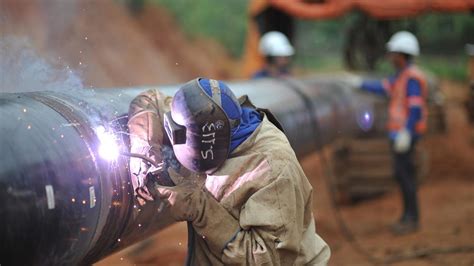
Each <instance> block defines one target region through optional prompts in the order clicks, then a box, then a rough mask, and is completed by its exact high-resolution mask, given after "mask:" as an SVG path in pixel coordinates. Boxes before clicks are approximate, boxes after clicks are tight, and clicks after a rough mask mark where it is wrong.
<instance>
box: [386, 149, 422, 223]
mask: <svg viewBox="0 0 474 266" xmlns="http://www.w3.org/2000/svg"><path fill="white" fill-rule="evenodd" d="M391 144H392V155H393V167H394V177H395V179H396V180H397V182H398V184H399V186H400V191H401V194H402V199H403V215H402V217H401V218H400V222H407V221H413V222H418V218H419V217H418V197H417V182H416V168H415V156H414V155H415V146H416V140H415V141H413V142H412V144H411V146H410V149H409V150H408V151H407V152H405V153H397V152H395V150H394V149H393V142H392V143H391Z"/></svg>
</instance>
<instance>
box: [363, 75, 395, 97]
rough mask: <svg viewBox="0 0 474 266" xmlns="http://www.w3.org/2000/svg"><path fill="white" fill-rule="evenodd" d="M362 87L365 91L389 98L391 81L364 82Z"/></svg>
mask: <svg viewBox="0 0 474 266" xmlns="http://www.w3.org/2000/svg"><path fill="white" fill-rule="evenodd" d="M360 87H361V89H363V90H365V91H368V92H372V93H375V94H378V95H381V96H387V95H388V94H389V92H390V91H389V88H390V81H389V80H388V79H383V80H364V81H363V82H362V85H361V86H360Z"/></svg>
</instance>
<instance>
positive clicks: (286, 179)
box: [129, 78, 330, 265]
mask: <svg viewBox="0 0 474 266" xmlns="http://www.w3.org/2000/svg"><path fill="white" fill-rule="evenodd" d="M140 97H141V98H142V99H146V101H134V102H132V105H134V104H136V103H139V105H137V106H135V107H133V108H131V114H130V117H134V116H135V114H136V113H141V114H143V115H145V114H148V115H149V116H148V118H149V120H148V119H147V122H146V123H136V122H134V121H133V120H132V121H131V123H129V128H130V131H131V132H135V133H138V132H141V133H142V135H141V136H140V138H141V139H143V140H144V142H148V143H149V145H148V146H149V147H151V149H153V147H158V146H160V145H161V143H158V142H156V143H154V141H155V140H157V138H155V137H156V135H160V134H162V133H161V132H163V128H161V127H164V129H165V131H166V135H167V138H168V139H169V141H170V143H171V144H172V146H173V150H174V153H175V155H176V158H177V159H178V160H179V162H180V163H181V164H182V165H183V166H184V167H186V168H187V169H189V170H190V171H191V172H194V173H197V174H196V175H191V176H189V177H187V178H186V177H182V176H181V175H180V174H179V173H175V172H174V171H170V172H171V177H172V179H173V180H174V181H175V183H176V186H174V187H165V186H161V185H159V184H157V183H154V182H148V181H144V183H146V184H147V186H142V187H139V188H138V194H139V198H141V199H142V200H146V201H150V202H152V203H151V204H156V205H157V208H159V206H160V204H161V203H162V202H164V203H165V204H166V206H167V207H168V208H169V212H170V215H171V216H172V217H173V218H174V219H175V220H176V221H188V222H190V223H191V224H192V228H193V230H194V232H193V234H192V236H193V237H192V238H191V240H190V241H191V246H192V247H193V248H192V249H191V250H189V251H188V252H190V256H189V259H190V261H189V262H190V264H191V265H224V264H238V265H261V264H268V265H303V264H304V265H306V264H310V265H326V264H327V261H328V260H329V256H330V251H329V247H328V246H327V244H326V243H325V242H324V241H323V240H322V239H321V238H320V237H319V236H318V235H317V234H316V231H315V223H314V218H313V213H312V187H311V185H310V183H309V182H308V180H307V178H306V176H305V174H304V172H303V170H302V169H301V167H300V165H299V163H298V161H297V159H296V156H295V154H294V152H293V150H292V148H291V146H290V144H289V142H288V140H287V138H286V137H285V135H284V134H283V132H282V131H281V130H280V129H279V128H277V126H279V124H278V122H277V121H276V120H275V119H274V118H273V116H272V115H271V114H270V113H269V112H264V111H262V110H261V109H258V108H255V107H254V106H253V105H252V104H251V103H250V101H248V99H247V98H246V97H243V98H241V99H239V101H238V100H237V99H236V98H235V96H234V94H233V93H232V91H231V90H230V89H229V88H228V87H227V85H226V84H224V83H222V82H220V81H216V80H209V79H203V78H198V79H195V80H192V81H190V82H188V83H187V84H185V85H184V86H182V87H181V88H180V89H179V90H178V92H176V94H175V95H174V97H173V99H172V100H171V98H169V97H164V96H163V95H162V94H160V93H159V92H156V91H149V92H146V93H144V94H142V95H140V96H138V98H140ZM161 104H170V111H169V112H166V113H163V111H165V108H162V107H160V106H159V105H161ZM162 118H163V119H162ZM136 121H137V122H138V121H139V120H136ZM143 121H145V120H143ZM158 125H159V126H158ZM136 137H138V136H136ZM164 138H166V136H164ZM162 143H163V142H162ZM132 146H133V143H132ZM144 150H145V151H146V150H147V149H144ZM135 172H139V171H135Z"/></svg>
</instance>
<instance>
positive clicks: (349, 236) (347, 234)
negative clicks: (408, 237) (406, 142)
mask: <svg viewBox="0 0 474 266" xmlns="http://www.w3.org/2000/svg"><path fill="white" fill-rule="evenodd" d="M279 80H280V81H281V82H283V83H285V84H286V85H287V86H288V87H289V88H290V89H292V90H293V91H294V92H295V93H296V94H298V95H299V96H300V97H301V99H302V100H303V103H304V105H305V107H306V109H307V112H308V113H309V114H310V116H311V117H310V118H311V121H312V123H310V124H311V125H312V127H311V130H312V131H313V136H314V137H315V150H321V152H320V154H321V156H320V158H321V166H322V168H323V169H331V168H329V167H328V166H330V165H329V163H328V162H329V161H328V160H327V159H326V157H325V156H324V149H323V146H324V145H323V143H322V140H321V137H320V132H322V131H321V129H320V128H319V123H318V116H317V110H316V108H315V106H314V104H313V102H312V101H311V99H310V98H309V97H308V96H307V95H306V93H305V92H304V91H302V90H301V88H300V86H301V85H299V84H297V82H296V81H294V80H292V79H291V78H279ZM331 178H333V174H332V173H331V171H329V172H328V173H327V174H323V179H324V181H325V183H326V186H327V189H328V191H329V192H328V193H329V197H330V202H331V208H332V210H333V213H334V216H335V218H336V221H337V223H338V226H339V230H340V231H341V233H342V235H343V236H344V238H345V239H346V240H347V241H348V242H349V243H350V244H351V246H352V248H353V249H354V250H355V251H356V252H357V253H359V254H361V255H362V256H363V257H365V258H366V260H367V261H368V262H369V263H371V264H372V265H380V264H383V262H381V260H379V259H378V258H376V257H374V256H372V255H371V254H370V253H369V252H368V251H367V250H366V249H364V248H363V247H362V246H361V245H360V244H359V243H358V242H357V239H356V238H355V236H354V234H353V233H352V231H351V230H350V229H349V227H348V226H347V224H346V222H345V221H344V219H343V217H342V215H341V211H340V208H339V205H338V204H337V201H336V191H335V190H334V185H332V184H331Z"/></svg>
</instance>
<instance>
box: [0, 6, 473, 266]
mask: <svg viewBox="0 0 474 266" xmlns="http://www.w3.org/2000/svg"><path fill="white" fill-rule="evenodd" d="M1 1H2V2H1V3H2V6H1V9H0V22H1V23H0V34H2V35H4V36H6V35H15V36H23V35H27V36H29V37H28V38H29V41H30V42H31V45H32V47H34V48H35V49H36V50H37V51H38V52H39V54H41V55H42V56H44V57H48V58H53V59H54V60H55V61H57V62H58V63H59V64H61V65H68V66H70V67H71V68H72V69H75V70H76V71H79V72H80V74H81V77H82V78H83V79H84V83H85V85H86V86H94V87H111V86H135V85H155V84H163V83H174V82H182V81H184V80H187V79H191V78H193V77H195V76H196V75H207V76H212V77H215V78H229V79H230V78H233V77H234V75H233V74H232V73H233V72H231V70H232V69H233V68H235V65H233V63H232V61H231V60H230V59H229V57H228V56H227V55H226V53H225V50H224V49H222V48H221V47H219V46H218V45H217V44H215V43H212V42H209V41H204V40H194V41H193V42H190V41H189V39H188V38H187V37H186V36H185V35H184V34H183V33H182V32H181V31H180V30H179V28H178V27H177V25H176V23H175V22H174V20H173V19H172V17H170V16H169V15H168V14H166V12H163V11H162V10H160V9H157V8H155V9H147V10H146V11H145V13H143V14H142V15H140V16H139V17H138V18H133V17H131V16H130V15H129V14H128V13H127V10H125V9H124V8H123V7H122V6H120V5H118V4H117V3H115V2H113V1H112V0H101V1H92V0H83V1H60V0H48V1H43V0H31V1H25V0H21V1H17V0H1ZM58 10H61V12H59V11H58ZM206 61H210V62H218V63H215V64H202V62H206ZM124 73H125V74H124ZM442 88H443V90H444V91H445V93H446V97H447V107H446V111H447V122H448V132H447V133H446V134H445V135H440V136H432V137H429V138H428V139H426V140H425V141H424V143H423V145H425V146H426V147H427V148H428V150H429V151H430V156H431V169H430V174H429V176H428V177H427V178H426V179H425V182H424V183H423V185H422V186H421V188H420V193H419V197H420V204H421V230H420V231H419V232H417V233H415V234H412V235H408V236H403V237H394V236H392V235H391V234H390V232H389V230H388V225H389V224H391V223H392V222H394V221H395V220H396V219H397V218H398V215H399V213H400V211H401V208H400V197H399V195H398V192H397V191H393V192H392V193H388V194H386V195H384V196H383V197H380V198H378V199H375V200H371V201H366V202H361V203H359V204H357V205H352V206H342V207H341V208H340V211H341V215H342V217H343V218H344V220H345V222H346V224H347V225H348V226H349V228H350V230H351V232H352V233H353V234H354V236H355V238H356V242H357V243H358V245H359V246H360V247H362V248H363V250H365V251H367V252H369V253H370V254H372V256H375V257H376V258H378V259H379V260H380V259H387V258H389V257H393V256H399V255H403V254H411V253H413V252H416V251H418V252H420V251H423V250H426V249H444V248H452V247H460V246H470V247H472V246H474V226H473V225H474V147H472V146H470V145H469V140H468V134H469V128H468V126H467V122H466V117H465V114H464V112H463V109H462V106H461V102H462V100H463V99H464V97H465V93H466V88H465V86H463V85H459V84H454V83H450V82H446V81H445V82H443V84H442ZM301 163H302V165H303V168H304V170H305V172H306V174H307V176H308V178H309V179H310V181H311V183H312V185H313V187H314V188H315V192H314V193H315V201H314V213H315V217H316V224H317V231H318V233H319V234H320V235H321V236H322V237H323V238H324V239H325V240H326V241H327V242H328V243H329V245H330V247H331V249H332V259H331V263H330V264H331V265H370V264H371V263H370V262H369V261H368V260H367V258H366V257H364V256H363V255H361V254H360V253H359V252H357V251H356V250H355V249H354V248H353V246H352V245H351V244H350V242H349V241H348V240H347V239H346V237H345V236H344V234H343V233H342V232H341V230H340V227H339V226H338V223H337V220H336V218H335V211H334V208H333V207H332V206H331V204H330V202H331V201H330V197H329V193H328V189H327V186H326V183H325V178H324V176H323V172H324V171H322V169H323V166H322V165H321V160H320V154H313V155H312V156H309V157H306V158H305V159H304V160H302V161H301ZM185 254H186V226H185V224H184V223H180V224H176V225H173V226H171V227H169V228H167V229H166V230H163V231H162V232H160V233H158V234H157V235H155V236H153V237H152V238H151V239H149V240H147V241H144V242H142V243H139V244H138V245H135V246H132V247H129V248H127V249H125V250H123V251H121V252H119V253H116V254H114V255H112V256H110V257H108V258H106V259H104V260H103V261H101V262H99V263H97V265H133V264H137V265H182V264H183V262H184V257H185ZM393 265H420V266H421V265H474V252H472V251H471V252H464V253H452V254H441V255H439V254H433V255H429V256H424V257H420V258H417V259H413V260H406V261H402V262H398V263H394V264H393Z"/></svg>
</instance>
